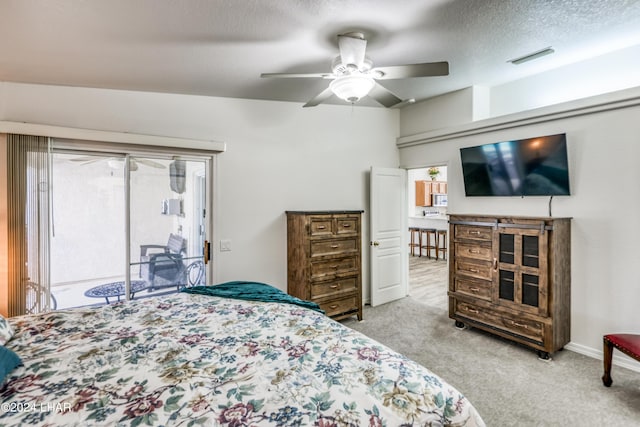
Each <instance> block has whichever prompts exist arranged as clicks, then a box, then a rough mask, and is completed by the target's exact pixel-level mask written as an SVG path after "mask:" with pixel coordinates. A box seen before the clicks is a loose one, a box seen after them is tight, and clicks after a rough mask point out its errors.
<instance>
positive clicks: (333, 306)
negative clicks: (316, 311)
mask: <svg viewBox="0 0 640 427" xmlns="http://www.w3.org/2000/svg"><path fill="white" fill-rule="evenodd" d="M318 305H319V306H320V308H321V309H322V310H324V312H325V314H326V315H327V316H329V317H332V316H337V315H339V314H342V313H346V312H349V311H356V310H358V302H357V299H356V296H355V295H348V296H346V297H343V298H340V299H335V300H331V301H325V302H318Z"/></svg>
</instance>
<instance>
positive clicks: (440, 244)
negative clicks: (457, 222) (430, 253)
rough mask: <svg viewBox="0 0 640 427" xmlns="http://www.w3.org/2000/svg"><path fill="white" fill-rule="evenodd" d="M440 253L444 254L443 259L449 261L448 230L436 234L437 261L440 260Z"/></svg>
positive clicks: (438, 231)
mask: <svg viewBox="0 0 640 427" xmlns="http://www.w3.org/2000/svg"><path fill="white" fill-rule="evenodd" d="M440 252H442V259H447V230H437V232H436V260H438V259H440Z"/></svg>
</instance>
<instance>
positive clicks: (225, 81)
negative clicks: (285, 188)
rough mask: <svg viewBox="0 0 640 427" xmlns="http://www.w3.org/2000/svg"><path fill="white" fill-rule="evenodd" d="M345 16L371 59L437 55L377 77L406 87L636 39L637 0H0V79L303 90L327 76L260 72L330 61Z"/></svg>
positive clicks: (310, 90)
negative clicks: (430, 68)
mask: <svg viewBox="0 0 640 427" xmlns="http://www.w3.org/2000/svg"><path fill="white" fill-rule="evenodd" d="M351 30H359V31H361V32H363V33H364V34H365V36H366V38H367V39H368V47H367V55H368V56H369V57H370V58H371V59H372V60H373V62H374V65H378V66H386V65H399V64H410V63H419V62H435V61H443V60H445V61H449V64H450V75H449V76H446V77H422V78H414V79H405V80H385V81H384V82H381V83H382V84H384V86H385V87H387V88H388V89H390V90H392V91H393V92H394V93H395V94H396V95H398V96H399V97H400V98H403V99H405V98H416V99H417V100H420V99H424V98H428V97H432V96H435V95H439V94H442V93H446V92H450V91H454V90H458V89H462V88H465V87H468V86H471V85H488V86H492V85H496V84H500V83H504V82H507V81H511V80H515V79H518V78H521V77H524V76H527V75H531V74H535V73H538V72H541V71H545V70H548V69H552V68H556V67H558V66H561V65H565V64H569V63H573V62H576V61H580V60H583V59H587V58H590V57H593V56H596V55H599V54H603V53H607V52H610V51H613V50H617V49H620V48H624V47H628V46H632V45H637V44H640V1H624V0H611V1H607V0H602V1H594V0H592V1H590V0H583V1H578V0H511V1H509V0H398V1H389V0H288V1H286V0H270V1H266V0H233V1H232V0H188V1H186V0H183V1H175V0H136V1H131V0H103V1H98V0H0V81H10V82H26V83H42V84H52V85H69V86H86V87H96V88H112V89H126V90H140V91H153V92H170V93H180V94H196V95H210V96H222V97H234V98H252V99H270V100H282V101H295V102H301V103H303V102H305V101H307V100H308V99H310V98H312V97H313V96H315V95H316V94H317V93H319V92H320V91H322V90H323V89H324V88H325V87H326V86H327V84H328V82H327V81H326V80H310V79H278V80H274V79H261V78H260V73H263V72H300V73H303V72H304V73H306V72H326V71H330V67H331V61H332V59H333V58H334V57H335V56H336V55H337V54H338V49H337V43H336V35H337V34H339V33H343V32H346V31H351ZM547 46H552V47H553V48H554V49H555V51H556V53H555V54H553V55H549V56H546V57H544V58H541V59H538V60H535V61H532V62H529V63H526V64H523V65H519V66H515V65H512V64H510V63H508V62H507V61H508V60H509V59H513V58H516V57H519V56H522V55H525V54H527V53H530V52H533V51H536V50H539V49H542V48H545V47H547ZM332 102H341V101H338V100H332ZM364 105H377V104H375V103H374V102H373V101H365V102H364Z"/></svg>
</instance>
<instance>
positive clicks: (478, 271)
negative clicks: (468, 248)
mask: <svg viewBox="0 0 640 427" xmlns="http://www.w3.org/2000/svg"><path fill="white" fill-rule="evenodd" d="M469 271H470V272H472V273H480V270H477V269H475V268H470V269H469Z"/></svg>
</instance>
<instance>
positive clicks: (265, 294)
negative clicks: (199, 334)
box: [181, 281, 324, 314]
mask: <svg viewBox="0 0 640 427" xmlns="http://www.w3.org/2000/svg"><path fill="white" fill-rule="evenodd" d="M181 292H186V293H188V294H200V295H209V296H215V297H225V298H234V299H243V300H249V301H264V302H284V303H288V304H295V305H299V306H301V307H305V308H310V309H311V310H315V311H318V312H320V313H323V314H324V310H322V309H321V308H320V306H319V305H318V304H316V303H315V302H311V301H305V300H302V299H300V298H296V297H293V296H291V295H289V294H287V293H285V292H282V291H281V290H280V289H277V288H274V287H273V286H271V285H267V284H265V283H258V282H243V281H235V282H226V283H221V284H219V285H212V286H193V287H191V288H184V289H182V291H181Z"/></svg>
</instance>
